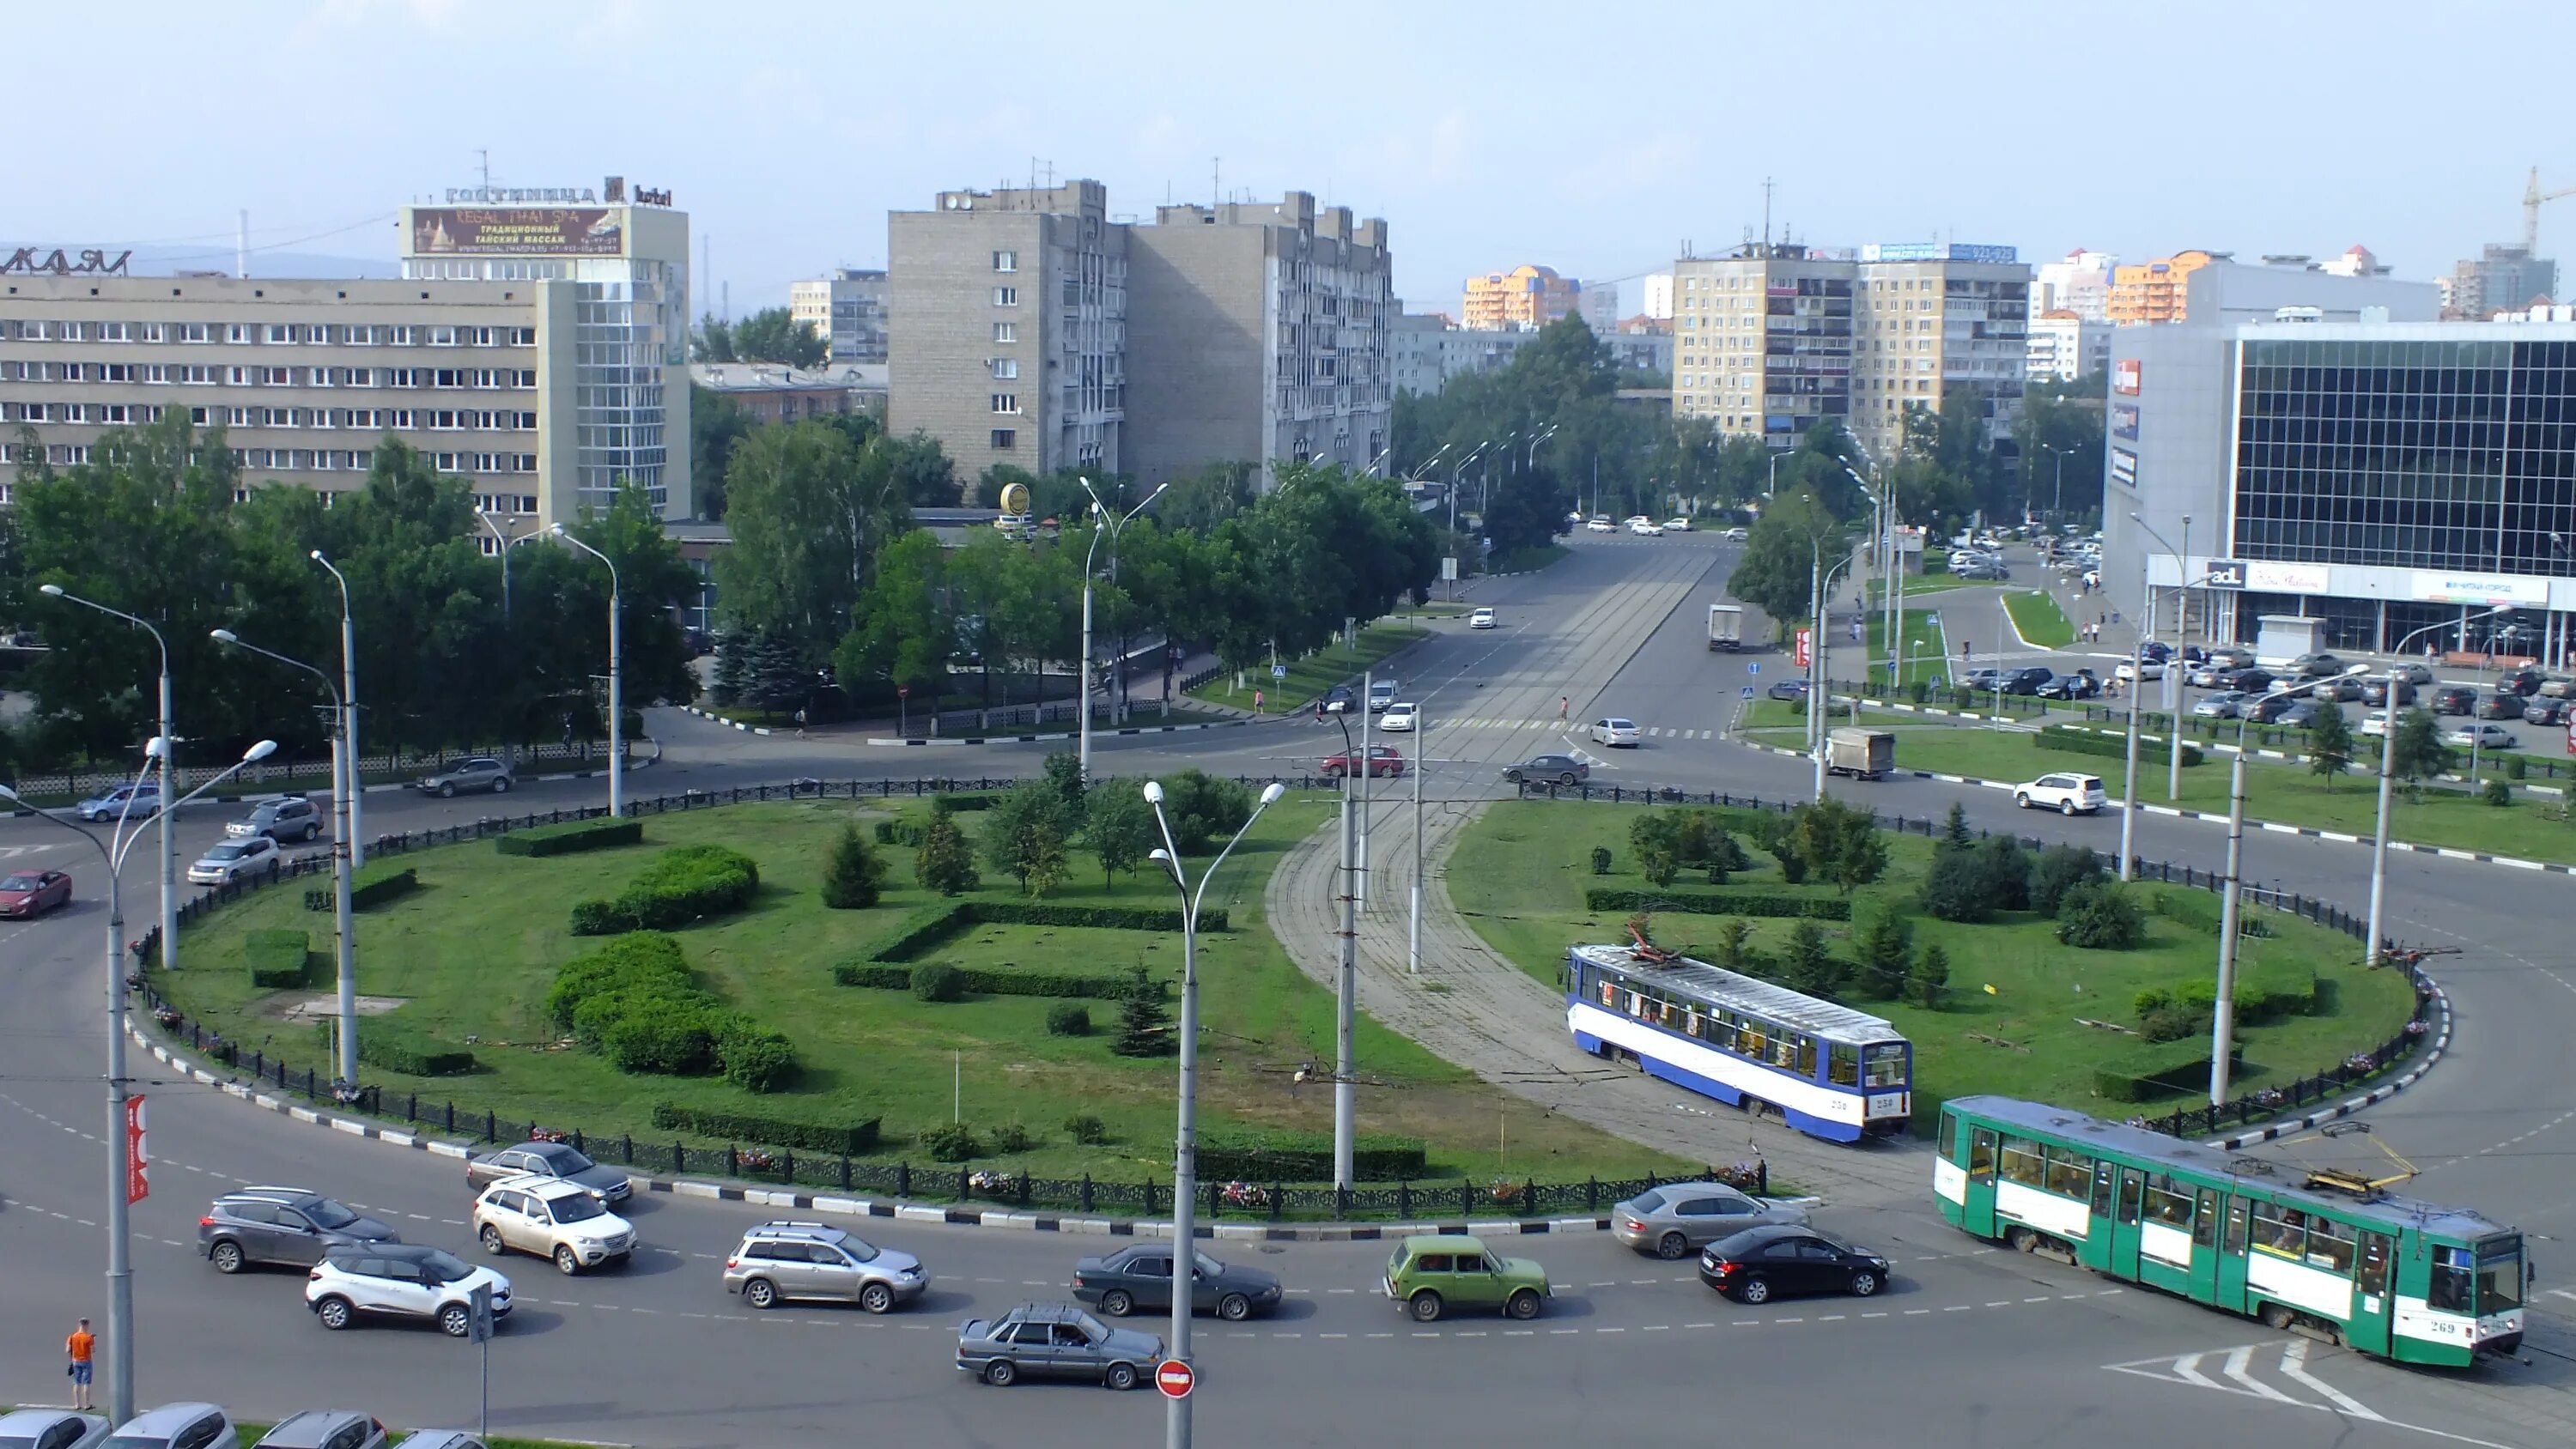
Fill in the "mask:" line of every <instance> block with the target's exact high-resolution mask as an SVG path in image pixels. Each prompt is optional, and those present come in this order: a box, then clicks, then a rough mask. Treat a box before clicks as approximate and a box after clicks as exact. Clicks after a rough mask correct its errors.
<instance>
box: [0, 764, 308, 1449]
mask: <svg viewBox="0 0 2576 1449" xmlns="http://www.w3.org/2000/svg"><path fill="white" fill-rule="evenodd" d="M170 746H171V741H170V737H169V736H167V735H155V736H153V737H152V739H151V741H150V742H149V743H147V744H146V745H145V746H144V755H145V759H144V763H143V768H142V769H140V770H138V771H136V772H135V775H134V783H135V784H136V785H138V786H139V785H141V784H142V783H143V777H144V776H145V775H148V774H150V773H151V772H152V769H153V766H154V765H155V764H156V763H157V764H159V765H161V766H163V767H165V768H166V767H167V766H168V764H169V758H170ZM276 749H277V742H276V741H275V740H261V741H260V742H259V743H258V744H255V745H253V746H251V747H250V749H249V750H247V751H246V752H244V753H243V755H242V757H241V759H240V760H239V761H238V762H236V763H235V764H234V765H233V767H232V768H231V769H228V770H226V771H224V772H223V773H222V774H220V775H217V776H215V777H214V778H213V779H211V780H208V781H207V782H206V783H204V784H202V785H199V786H198V787H197V788H196V789H194V790H191V791H189V792H188V794H187V796H186V798H185V799H180V800H172V799H170V798H169V797H168V796H166V795H165V796H163V797H162V800H161V811H160V813H161V815H162V816H163V818H164V819H167V818H168V816H169V814H170V812H171V811H172V810H174V809H177V808H178V807H179V806H181V805H184V804H186V803H188V801H189V800H194V799H196V798H197V797H198V796H200V795H203V794H205V793H206V792H207V791H208V790H211V789H213V788H214V787H215V786H217V785H220V784H222V783H223V782H224V781H226V780H229V779H231V778H232V777H233V776H234V775H235V774H236V773H238V772H239V771H240V770H241V768H242V766H243V765H247V764H250V763H252V762H254V761H257V760H264V759H267V758H268V757H269V755H270V754H271V753H272V752H274V751H275V750H276ZM0 800H6V801H8V802H9V803H10V804H12V805H23V804H24V803H25V802H24V801H21V800H20V799H19V798H18V792H17V791H15V790H13V789H11V788H9V787H8V786H6V785H0ZM126 808H127V809H128V810H131V809H132V808H133V805H132V796H131V794H130V793H129V795H128V797H127V807H126ZM35 813H36V814H37V815H38V816H39V817H40V818H42V819H46V820H50V821H52V822H54V823H55V824H57V825H59V826H61V827H63V828H64V829H65V830H69V831H71V832H72V833H73V834H75V835H78V836H79V837H80V838H81V839H83V840H86V841H88V842H89V843H90V848H91V849H93V850H95V851H97V852H98V855H99V859H100V861H101V862H103V863H104V864H105V865H106V866H107V1137H106V1139H105V1140H106V1142H107V1412H108V1417H109V1420H110V1422H112V1423H118V1424H122V1423H124V1422H125V1421H126V1420H127V1419H130V1418H132V1417H133V1416H134V1230H133V1225H132V1223H131V1221H130V1220H129V1217H128V1213H129V1210H130V1209H131V1207H132V1199H131V1197H130V1193H131V1191H132V1189H131V1186H130V1185H129V1183H128V1181H127V1176H126V1171H127V1163H126V1156H127V1151H128V1148H127V1145H126V1130H127V1129H126V1120H125V1114H126V1111H127V1103H128V1100H129V1097H130V1094H129V1093H128V1092H127V1091H126V1090H125V971H124V950H125V942H124V938H125V896H124V892H123V890H122V889H121V888H120V886H119V883H118V878H119V877H120V876H122V875H123V874H124V872H125V861H126V857H127V856H128V855H129V854H131V853H132V851H133V849H134V842H135V841H137V840H139V839H141V838H142V832H141V831H140V830H139V829H138V830H133V831H128V830H127V829H126V817H125V816H124V815H122V814H120V815H118V816H117V819H116V823H115V824H114V825H112V826H110V827H109V829H108V839H107V840H105V841H102V840H100V839H99V838H98V837H97V836H95V835H93V834H91V833H90V832H89V831H87V830H84V829H82V828H81V827H80V826H78V825H75V824H73V823H72V822H71V821H69V820H66V819H64V818H63V817H62V816H59V815H54V814H51V813H48V812H45V811H37V812H35Z"/></svg>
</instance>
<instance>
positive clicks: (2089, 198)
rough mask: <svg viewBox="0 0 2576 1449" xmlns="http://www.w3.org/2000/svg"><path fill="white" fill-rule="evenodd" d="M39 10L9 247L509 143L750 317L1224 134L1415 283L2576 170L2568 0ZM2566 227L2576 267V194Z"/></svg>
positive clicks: (2477, 190) (2227, 212) (379, 206)
mask: <svg viewBox="0 0 2576 1449" xmlns="http://www.w3.org/2000/svg"><path fill="white" fill-rule="evenodd" d="M11 11H12V13H11V14H10V16H9V25H8V35H9V40H10V48H11V50H12V51H13V52H15V53H16V55H17V56H18V57H19V63H18V64H15V65H13V66H11V67H10V81H11V90H12V92H13V94H12V97H11V100H12V105H11V108H10V109H11V114H12V115H13V117H14V118H15V121H16V125H15V128H14V136H15V142H16V144H14V145H13V146H12V147H11V148H10V150H9V158H8V162H7V169H6V171H5V173H0V197H5V204H0V236H5V237H6V238H7V239H9V240H11V241H13V242H15V243H17V244H22V245H23V244H26V243H28V242H33V241H45V242H52V243H62V244H71V243H91V242H102V243H116V244H123V245H131V244H134V243H138V242H162V241H171V240H174V239H188V238H202V239H204V240H205V241H206V243H207V245H208V247H209V249H210V251H212V252H215V253H217V254H218V255H217V256H215V257H210V258H209V259H208V261H207V263H206V264H208V265H214V264H227V265H228V264H229V261H230V248H231V242H232V231H233V226H234V216H235V212H236V210H237V209H238V208H241V207H248V208H249V209H250V213H251V225H252V228H253V232H254V237H253V240H254V242H255V243H256V244H259V245H267V246H283V245H285V244H289V243H294V244H295V245H294V246H293V248H292V249H293V250H296V251H303V252H329V253H334V254H340V255H349V256H368V257H380V258H382V257H391V256H392V255H393V252H394V245H395V241H394V234H393V228H392V223H391V220H390V212H391V209H392V208H393V207H394V206H395V205H397V204H399V203H401V202H402V201H404V200H406V199H409V198H411V197H413V196H415V195H419V194H424V193H428V192H431V191H433V190H435V189H437V188H441V187H446V186H457V185H466V184H470V183H471V182H472V181H473V180H474V179H475V168H476V157H475V151H476V149H477V148H479V147H488V148H490V150H491V153H492V155H491V165H492V175H493V178H494V180H495V181H496V182H500V183H504V184H515V185H525V186H535V185H566V184H577V185H590V186H596V185H598V184H599V178H600V177H601V176H602V175H604V174H606V173H609V172H616V173H620V174H623V175H624V176H626V177H627V178H629V180H630V181H633V182H637V183H641V184H646V185H654V186H668V187H670V188H671V189H672V190H673V191H674V192H675V193H676V194H677V195H676V200H677V202H678V204H679V205H680V206H681V207H682V208H683V209H685V210H687V211H688V212H689V213H690V214H691V217H692V220H693V225H694V227H695V228H696V229H697V231H698V232H699V233H700V234H709V235H712V237H713V239H714V276H715V279H717V280H720V281H727V282H730V283H731V284H732V300H733V308H734V310H735V311H736V312H737V313H740V312H743V311H747V310H749V309H750V308H751V307H753V306H756V305H763V304H769V303H775V302H781V301H783V300H784V299H785V294H786V287H787V283H788V282H789V281H790V280H791V279H793V278H796V277H798V276H802V275H808V274H811V273H814V272H816V271H817V270H818V269H820V268H823V267H827V266H830V265H832V264H834V263H838V262H846V263H851V264H858V265H882V264H883V261H884V258H885V237H886V228H885V213H886V211H887V209H888V208H889V207H904V208H917V207H922V206H926V205H928V204H929V202H930V199H931V197H932V194H933V193H934V192H936V191H937V190H939V189H941V188H943V187H955V186H991V185H994V184H996V183H998V182H1002V181H1006V180H1011V181H1025V180H1026V179H1027V177H1028V176H1029V173H1030V170H1031V165H1032V161H1033V160H1034V161H1035V162H1036V163H1037V164H1038V165H1040V166H1046V165H1049V164H1051V165H1052V166H1053V168H1054V171H1055V173H1056V174H1057V175H1058V176H1059V177H1074V176H1091V177H1096V178H1098V179H1100V180H1101V181H1103V182H1106V183H1107V184H1108V187H1109V194H1110V205H1111V208H1112V210H1113V211H1116V212H1121V213H1134V214H1138V215H1140V216H1142V215H1149V214H1150V212H1151V210H1152V208H1153V207H1154V206H1155V205H1157V204H1159V203H1161V202H1162V201H1163V200H1165V198H1166V197H1167V196H1170V197H1174V198H1178V199H1182V200H1205V199H1206V198H1207V197H1208V196H1209V194H1210V190H1211V187H1212V185H1213V184H1215V183H1213V182H1212V180H1211V175H1210V171H1211V166H1212V165H1220V164H1221V166H1222V184H1223V186H1224V187H1225V189H1226V190H1227V191H1228V192H1248V193H1250V194H1251V195H1253V196H1256V197H1260V198H1265V199H1270V198H1275V197H1276V196H1277V195H1278V194H1279V193H1280V192H1282V191H1285V190H1289V189H1303V190H1310V191H1313V192H1315V193H1317V194H1318V195H1319V196H1321V197H1323V198H1325V199H1328V200H1329V201H1331V202H1334V203H1337V204H1346V205H1349V206H1351V207H1352V208H1353V209H1354V210H1356V211H1357V212H1359V213H1360V214H1362V215H1374V216H1383V217H1385V218H1386V219H1387V221H1388V223H1389V225H1390V226H1391V228H1392V236H1393V241H1394V246H1395V253H1396V271H1397V287H1398V290H1399V291H1400V292H1401V293H1402V294H1403V295H1404V296H1405V298H1406V299H1407V300H1408V302H1409V303H1411V304H1412V305H1413V306H1414V307H1415V308H1416V309H1417V310H1427V309H1431V308H1444V309H1449V308H1454V307H1455V306H1456V298H1457V293H1458V289H1459V284H1460V280H1461V279H1462V278H1463V277H1464V276H1465V275H1467V274H1468V273H1469V272H1470V271H1476V272H1482V271H1486V270H1490V269H1497V268H1503V267H1508V266H1511V265H1513V264H1515V263H1518V262H1522V261H1537V262H1543V263H1547V264H1551V265H1554V266H1555V267H1557V268H1558V269H1559V270H1561V271H1564V272H1567V273H1569V274H1572V275H1576V276H1581V277H1585V278H1594V279H1598V278H1616V277H1633V276H1635V275H1638V274H1641V273H1644V272H1646V271H1650V270H1655V269H1658V268H1660V267H1661V266H1663V265H1666V264H1668V263H1669V261H1670V259H1671V258H1672V257H1673V256H1674V255H1675V253H1676V250H1677V249H1678V247H1679V246H1680V244H1681V242H1682V241H1683V240H1684V239H1685V238H1687V239H1690V240H1691V241H1693V242H1695V243H1696V244H1697V245H1698V247H1699V248H1700V249H1701V250H1703V251H1710V250H1715V249H1718V248H1721V247H1723V246H1725V245H1728V244H1731V243H1733V242H1734V241H1735V240H1737V239H1738V238H1739V237H1740V236H1742V235H1743V233H1744V231H1745V229H1746V228H1747V227H1748V226H1759V225H1760V222H1761V215H1762V190H1761V185H1762V179H1763V178H1764V177H1765V176H1766V175H1768V176H1770V177H1773V178H1775V179H1776V180H1777V182H1778V191H1777V200H1776V203H1775V209H1774V216H1775V219H1776V221H1777V222H1778V223H1781V224H1785V225H1787V226H1789V227H1791V228H1793V229H1794V230H1795V232H1796V234H1797V235H1798V236H1799V237H1801V238H1804V239H1812V240H1815V241H1818V242H1825V243H1851V242H1861V241H1872V240H1896V239H1913V238H1923V237H1927V236H1934V235H1947V236H1953V237H1955V238H1956V239H1958V240H1961V241H1980V242H2002V243H2010V244H2013V245H2017V246H2019V247H2021V248H2022V249H2023V254H2024V255H2025V256H2026V257H2033V258H2037V259H2046V258H2049V257H2053V256H2055V255H2058V254H2061V253H2063V252H2065V251H2066V250H2067V249H2069V248H2071V247H2074V246H2077V245H2083V246H2090V247H2095V248H2099V249H2107V250H2114V251H2117V252H2120V253H2121V254H2123V255H2139V256H2143V255H2147V254H2151V253H2160V252H2168V251H2172V250H2176V249H2179V248H2183V247H2189V246H2206V247H2212V248H2219V249H2232V250H2234V251H2236V252H2237V253H2238V254H2239V255H2241V256H2245V257H2248V258H2251V257H2252V256H2254V255H2255V254H2258V253H2262V252H2306V253H2311V254H2314V255H2317V256H2320V257H2322V256H2326V255H2330V254H2333V253H2335V252H2339V251H2341V250H2343V249H2344V248H2345V247H2347V246H2349V245H2351V244H2352V243H2354V242H2362V243H2365V244H2367V245H2368V246H2370V247H2371V248H2372V249H2373V250H2374V251H2376V252H2378V253H2379V255H2380V257H2381V259H2382V260H2383V261H2385V262H2387V263H2390V264H2392V265H2394V266H2395V267H2396V268H2397V270H2398V273H2399V274H2400V275H2403V276H2412V277H2429V276H2431V275H2433V274H2434V273H2436V272H2437V271H2441V270H2445V269H2447V268H2448V266H2449V264H2450V263H2451V261H2452V260H2453V259H2454V258H2456V257H2458V256H2460V255H2462V254H2463V253H2467V252H2471V251H2474V249H2475V248H2476V247H2477V245H2478V244H2479V243H2480V242H2482V241H2502V240H2511V239H2513V238H2514V237H2515V236H2516V235H2518V233H2519V229H2520V225H2521V209H2520V204H2519V202H2520V196H2521V193H2522V187H2523V179H2524V172H2525V169H2526V168H2528V167H2530V166H2531V165H2534V164H2537V165H2539V166H2540V167H2541V173H2542V179H2543V181H2544V183H2551V182H2554V183H2557V184H2561V185H2576V128H2571V127H2570V125H2569V124H2568V120H2569V117H2570V115H2571V114H2576V113H2572V112H2571V110H2570V108H2569V101H2568V88H2567V82H2566V81H2565V79H2564V77H2563V75H2558V74H2553V72H2558V71H2563V63H2564V58H2565V57H2566V56H2567V55H2568V54H2569V53H2570V51H2571V45H2570V42H2571V41H2576V6H2570V5H2567V4H2564V3H2544V0H2529V3H2480V0H2442V3H2439V4H2433V3H2414V4H2403V3H2390V0H2343V3H2340V4H2335V5H2329V6H2313V5H2295V6H2294V5H2289V4H2281V3H2273V0H2235V3H2224V4H2220V3H2201V0H2168V3H2162V4H2155V5H2131V4H2125V3H2123V4H2108V5H2105V4H2098V3H2097V4H2058V5H2038V4H2024V3H2015V0H1987V3H1982V4H1961V3H1935V4H1924V3H1921V0H1911V3H1903V4H1896V3H1879V0H1857V3H1849V4H1836V3H1821V4H1805V5H1782V4H1776V3H1772V4H1760V5H1739V4H1734V3H1730V0H1708V3H1702V4H1689V3H1655V0H1640V3H1629V4H1621V3H1608V4H1594V5H1540V4H1524V3H1517V0H1491V3H1484V4H1453V3H1447V0H1375V3H1371V0H1360V3H1357V4H1346V5H1341V6H1332V5H1323V6H1316V5H1284V6H1283V5H1249V4H1228V3H1224V0H1213V3H1208V0H1202V3H1196V4H1190V3H1165V0H1093V3H1089V4H1064V3H1048V4H1024V3H1019V0H984V3H979V4H956V3H947V4H872V3H859V0H849V3H840V4H830V3H822V4H806V3H773V0H750V3H741V0H737V3H733V4H705V3H676V0H588V3H585V0H544V3H538V0H293V3H291V0H228V3H226V4H224V5H220V6H214V7H209V6H207V5H205V4H204V3H202V0H190V3H186V4H182V3H178V0H127V3H123V4H118V5H114V6H89V5H69V4H59V3H27V4H23V5H13V6H12V7H11ZM1274 20H1275V21H1276V25H1275V27H1274V25H1273V24H1272V22H1273V21H1274ZM378 218H381V219H380V220H371V219H378ZM362 222H363V223H366V224H363V225H360V224H359V223H362ZM317 233H335V234H331V235H322V236H315V235H314V234H317ZM2541 235H2542V241H2543V246H2542V250H2543V251H2544V252H2545V253H2551V254H2554V255H2560V256H2563V257H2565V258H2567V260H2568V261H2569V262H2570V263H2571V264H2576V197H2571V198H2570V199H2569V200H2567V201H2564V202H2561V203H2558V204H2557V206H2556V207H2555V208H2553V209H2551V210H2547V211H2544V213H2543V222H2542V226H2541ZM2553 237H2558V238H2564V239H2566V241H2567V242H2568V243H2569V244H2568V245H2566V246H2564V247H2553V245H2552V244H2551V240H2550V239H2551V238H2553ZM307 238H311V239H309V240H308V239H307ZM256 270H257V266H256V263H255V264H254V271H256ZM701 295H702V299H703V300H704V301H705V302H707V303H709V304H712V302H713V301H714V298H715V295H716V292H715V288H714V287H713V286H711V285H708V286H704V287H703V290H702V294H701ZM1628 300H1629V303H1630V305H1631V306H1632V307H1633V305H1634V303H1635V301H1636V292H1635V289H1634V287H1633V285H1632V287H1631V289H1630V291H1629V296H1628Z"/></svg>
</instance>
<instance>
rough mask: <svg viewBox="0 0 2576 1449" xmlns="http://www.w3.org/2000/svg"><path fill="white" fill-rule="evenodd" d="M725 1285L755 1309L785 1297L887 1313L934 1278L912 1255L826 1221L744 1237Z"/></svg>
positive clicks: (784, 1225)
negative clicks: (823, 1300)
mask: <svg viewBox="0 0 2576 1449" xmlns="http://www.w3.org/2000/svg"><path fill="white" fill-rule="evenodd" d="M724 1285H725V1291H726V1292H728V1293H739V1294H741V1295H742V1301H743V1302H745V1303H748V1304H750V1305H751V1306H752V1307H754V1308H769V1307H774V1306H775V1305H776V1304H777V1303H778V1302H779V1300H781V1299H784V1298H836V1299H839V1300H841V1301H843V1302H845V1303H856V1304H858V1305H859V1306H860V1307H861V1308H864V1309H866V1310H867V1311H869V1312H870V1313H884V1312H887V1311H888V1310H890V1309H892V1308H894V1307H895V1306H896V1305H897V1304H901V1303H909V1302H911V1301H912V1300H913V1299H915V1298H918V1297H920V1296H921V1290H922V1289H924V1288H926V1287H928V1286H929V1285H930V1279H929V1278H928V1276H927V1275H925V1274H924V1273H923V1272H922V1271H921V1260H920V1259H919V1258H916V1257H914V1256H913V1255H911V1254H910V1253H899V1252H896V1251H895V1250H894V1249H892V1248H880V1247H877V1246H876V1245H874V1244H872V1243H869V1242H867V1241H865V1240H863V1239H861V1238H858V1237H856V1236H853V1235H852V1234H850V1233H848V1232H846V1231H844V1230H843V1229H840V1228H836V1227H832V1226H831V1225H829V1224H827V1223H800V1222H789V1221H785V1220H783V1219H782V1220H780V1221H777V1222H768V1223H762V1224H761V1225H760V1226H758V1227H756V1228H753V1229H752V1230H751V1231H749V1232H747V1233H745V1234H743V1235H742V1244H741V1246H739V1247H737V1248H735V1249H734V1250H733V1252H732V1254H731V1255H730V1256H728V1257H727V1258H726V1259H725V1265H724Z"/></svg>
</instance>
